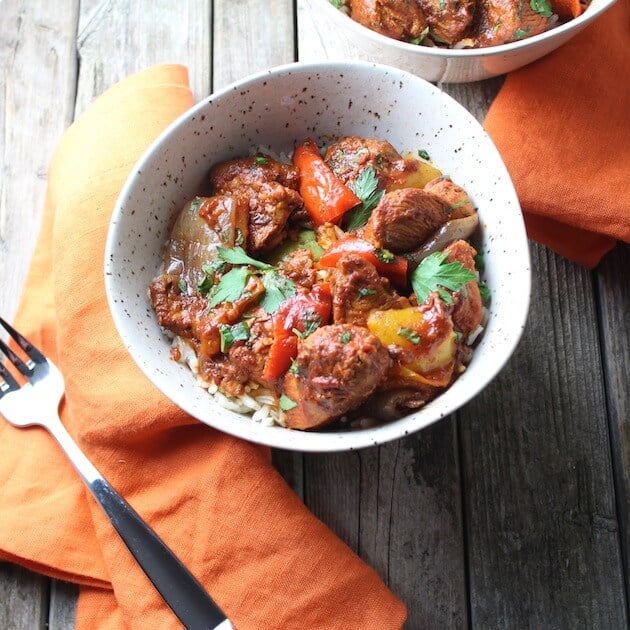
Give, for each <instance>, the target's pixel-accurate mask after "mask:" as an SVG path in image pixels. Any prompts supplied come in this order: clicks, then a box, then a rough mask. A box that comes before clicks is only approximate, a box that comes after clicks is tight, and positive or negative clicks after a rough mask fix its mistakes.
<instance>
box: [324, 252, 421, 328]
mask: <svg viewBox="0 0 630 630" xmlns="http://www.w3.org/2000/svg"><path fill="white" fill-rule="evenodd" d="M330 284H331V290H332V296H333V321H334V322H335V323H336V324H346V323H353V324H357V325H358V326H366V325H367V317H368V315H369V314H370V312H371V311H374V310H385V309H388V308H405V307H406V306H409V300H408V299H407V298H405V297H402V296H400V295H398V294H397V293H396V292H395V291H394V290H393V289H392V288H391V286H390V284H389V280H387V279H386V278H383V277H382V276H380V275H379V274H378V272H377V271H376V268H375V267H374V265H373V264H372V263H370V262H369V261H367V260H365V259H364V258H361V257H360V256H357V255H356V254H347V255H345V256H343V257H342V258H340V259H339V262H338V263H337V265H336V267H335V269H334V270H333V273H332V274H331V278H330Z"/></svg>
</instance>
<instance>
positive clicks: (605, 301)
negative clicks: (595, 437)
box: [596, 244, 630, 602]
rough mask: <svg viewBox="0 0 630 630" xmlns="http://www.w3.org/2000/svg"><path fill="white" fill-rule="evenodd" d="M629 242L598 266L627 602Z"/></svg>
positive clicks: (629, 528)
mask: <svg viewBox="0 0 630 630" xmlns="http://www.w3.org/2000/svg"><path fill="white" fill-rule="evenodd" d="M628 269H630V245H628V244H619V245H618V246H617V247H616V249H615V250H614V251H613V252H612V253H610V254H609V255H608V256H607V257H606V258H604V261H603V262H602V264H601V265H600V267H599V268H598V270H597V275H596V278H597V286H598V288H599V296H598V297H599V310H600V318H601V334H602V345H603V357H604V374H605V378H606V401H607V404H608V415H609V421H610V436H611V446H612V457H613V470H614V471H615V486H616V490H617V511H618V516H619V519H620V523H621V528H620V541H621V547H622V553H623V558H624V567H625V576H626V600H627V601H628V602H630V378H628V369H629V368H630V276H629V274H628Z"/></svg>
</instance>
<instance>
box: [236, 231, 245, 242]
mask: <svg viewBox="0 0 630 630" xmlns="http://www.w3.org/2000/svg"><path fill="white" fill-rule="evenodd" d="M244 243H245V235H244V234H243V230H241V228H236V230H234V245H243V244H244Z"/></svg>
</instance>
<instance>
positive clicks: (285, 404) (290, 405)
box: [278, 394, 297, 411]
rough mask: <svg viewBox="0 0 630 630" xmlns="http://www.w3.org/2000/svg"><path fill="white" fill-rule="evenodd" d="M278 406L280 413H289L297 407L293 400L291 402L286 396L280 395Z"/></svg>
mask: <svg viewBox="0 0 630 630" xmlns="http://www.w3.org/2000/svg"><path fill="white" fill-rule="evenodd" d="M278 404H279V405H280V409H282V411H290V410H291V409H294V408H295V407H297V403H296V402H295V400H291V399H290V398H289V397H288V396H287V395H286V394H282V396H280V400H279V401H278Z"/></svg>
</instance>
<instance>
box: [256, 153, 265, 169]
mask: <svg viewBox="0 0 630 630" xmlns="http://www.w3.org/2000/svg"><path fill="white" fill-rule="evenodd" d="M256 164H257V165H258V166H264V165H265V164H267V158H266V157H264V156H263V155H257V156H256Z"/></svg>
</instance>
